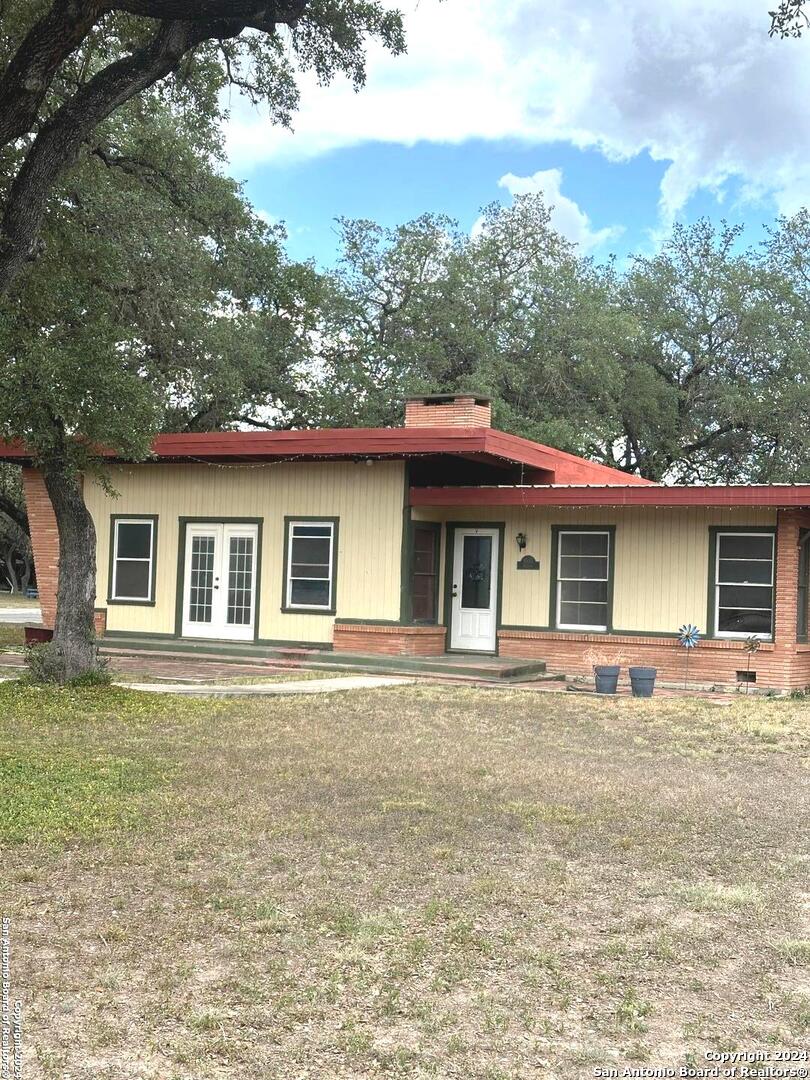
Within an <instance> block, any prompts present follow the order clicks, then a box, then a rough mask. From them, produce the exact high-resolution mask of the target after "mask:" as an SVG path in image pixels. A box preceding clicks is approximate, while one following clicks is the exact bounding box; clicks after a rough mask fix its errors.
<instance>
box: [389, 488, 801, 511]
mask: <svg viewBox="0 0 810 1080" xmlns="http://www.w3.org/2000/svg"><path fill="white" fill-rule="evenodd" d="M410 500H411V505H412V506H481V507H485V506H808V507H810V484H784V485H781V484H775V485H760V486H756V485H752V486H742V485H741V486H728V487H666V486H664V485H661V486H658V485H655V486H627V487H622V486H617V487H612V486H602V487H596V486H593V487H511V488H510V487H454V488H411V494H410Z"/></svg>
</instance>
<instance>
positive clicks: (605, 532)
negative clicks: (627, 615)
mask: <svg viewBox="0 0 810 1080" xmlns="http://www.w3.org/2000/svg"><path fill="white" fill-rule="evenodd" d="M564 536H606V537H607V556H606V557H607V577H604V578H562V577H560V565H561V562H562V557H563V554H562V548H563V546H562V538H563V537H564ZM610 543H611V539H610V530H609V529H559V530H558V531H557V565H556V567H555V568H554V572H555V574H556V575H557V578H556V587H557V610H556V613H555V615H556V619H555V622H556V627H555V629H557V630H584V631H595V632H596V633H601V634H604V633H605V632H606V631H607V623H605V625H604V626H592V625H590V624H588V623H564V622H562V621H561V618H560V611H561V607H562V602H563V599H562V589H561V587H560V586H561V584H562V582H563V581H604V582H605V584H606V585H607V587H608V598H609V597H610ZM596 558H600V559H601V558H602V556H601V555H597V556H596ZM582 602H583V603H585V601H582ZM605 610H606V612H607V614H608V615H609V614H610V599H608V600H607V602H606V603H605Z"/></svg>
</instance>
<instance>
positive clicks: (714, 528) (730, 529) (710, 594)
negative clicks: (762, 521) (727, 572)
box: [706, 525, 777, 641]
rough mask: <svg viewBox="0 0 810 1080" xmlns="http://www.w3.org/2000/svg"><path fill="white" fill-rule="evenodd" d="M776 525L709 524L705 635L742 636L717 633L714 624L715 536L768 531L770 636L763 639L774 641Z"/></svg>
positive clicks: (727, 638) (714, 636)
mask: <svg viewBox="0 0 810 1080" xmlns="http://www.w3.org/2000/svg"><path fill="white" fill-rule="evenodd" d="M776 532H777V526H776V525H710V526H709V566H708V582H707V589H706V609H707V610H706V637H710V638H717V639H718V640H719V641H741V640H743V639H742V638H737V637H729V636H728V634H718V633H717V632H716V627H715V625H714V609H715V589H716V587H717V581H716V580H715V572H716V571H715V567H716V566H717V537H718V535H719V534H720V533H728V534H729V535H736V534H737V533H770V534H771V536H772V537H773V573H772V578H773V584H772V585H771V636H770V637H769V638H763V639H762V640H763V641H776V547H777V545H776Z"/></svg>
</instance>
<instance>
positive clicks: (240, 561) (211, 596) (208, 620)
mask: <svg viewBox="0 0 810 1080" xmlns="http://www.w3.org/2000/svg"><path fill="white" fill-rule="evenodd" d="M258 531H259V530H258V526H257V525H238V524H237V525H225V524H215V523H213V522H212V523H211V524H194V525H187V526H186V552H185V574H184V577H183V581H184V586H183V637H198V638H199V637H205V638H218V639H220V640H225V639H232V640H234V641H252V640H253V637H254V625H255V618H256V549H257V547H258Z"/></svg>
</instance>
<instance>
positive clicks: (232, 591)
mask: <svg viewBox="0 0 810 1080" xmlns="http://www.w3.org/2000/svg"><path fill="white" fill-rule="evenodd" d="M252 602H253V537H252V536H232V537H231V539H230V544H229V550H228V614H227V621H228V624H229V625H230V626H249V625H250V613H251V608H252Z"/></svg>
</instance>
